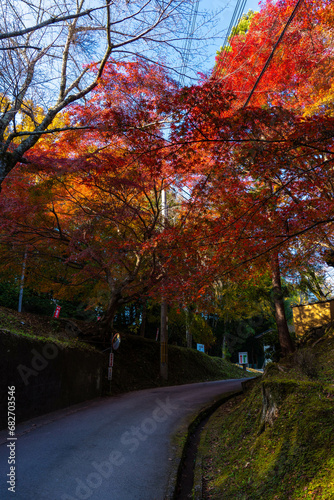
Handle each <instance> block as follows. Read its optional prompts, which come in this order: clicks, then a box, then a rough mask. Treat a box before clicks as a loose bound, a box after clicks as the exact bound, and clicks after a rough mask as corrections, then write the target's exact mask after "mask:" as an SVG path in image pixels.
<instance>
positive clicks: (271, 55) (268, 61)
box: [243, 0, 303, 108]
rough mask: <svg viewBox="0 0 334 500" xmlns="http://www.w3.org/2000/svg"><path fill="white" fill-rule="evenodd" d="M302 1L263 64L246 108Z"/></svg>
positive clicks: (300, 1)
mask: <svg viewBox="0 0 334 500" xmlns="http://www.w3.org/2000/svg"><path fill="white" fill-rule="evenodd" d="M302 1H303V0H298V1H297V3H296V5H295V7H294V9H293V11H292V12H291V14H290V17H289V19H288V20H287V22H286V24H285V26H284V28H283V30H282V32H281V34H280V36H279V37H278V40H277V42H276V43H275V45H274V47H273V49H272V51H271V53H270V55H269V57H268V59H267V61H266V63H265V65H264V66H263V68H262V71H261V73H260V74H259V76H258V77H257V79H256V82H255V83H254V86H253V88H252V90H251V91H250V94H249V96H248V97H247V100H246V102H245V104H244V105H243V108H245V107H246V106H247V105H248V104H249V101H250V100H251V98H252V95H253V94H254V92H255V89H256V87H257V86H258V84H259V83H260V81H261V79H262V77H263V75H264V73H265V72H266V70H267V68H268V66H269V64H270V61H271V60H272V58H273V56H274V54H275V52H276V49H277V47H278V45H279V44H280V42H281V41H282V38H283V36H284V35H285V33H286V31H287V29H288V27H289V26H290V24H291V22H292V21H293V19H294V17H295V15H296V13H297V10H298V7H299V6H300V4H301V3H302Z"/></svg>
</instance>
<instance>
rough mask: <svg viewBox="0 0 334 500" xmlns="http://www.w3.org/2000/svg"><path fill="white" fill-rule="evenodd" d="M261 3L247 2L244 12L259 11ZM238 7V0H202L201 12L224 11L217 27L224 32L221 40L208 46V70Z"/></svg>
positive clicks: (248, 0)
mask: <svg viewBox="0 0 334 500" xmlns="http://www.w3.org/2000/svg"><path fill="white" fill-rule="evenodd" d="M259 1H260V0H247V2H246V5H245V9H244V12H248V11H249V10H250V9H251V10H254V11H259V10H260V8H259ZM236 5H237V0H229V1H228V0H200V5H199V10H211V11H216V10H223V11H222V12H221V14H220V15H219V22H218V25H217V29H219V30H224V33H222V38H221V40H217V43H216V42H215V43H213V44H212V45H211V46H208V61H207V63H206V64H207V68H206V69H207V70H209V69H210V68H212V67H213V65H214V62H215V55H216V51H217V50H218V49H219V47H220V46H221V45H222V44H223V41H224V35H225V33H226V30H227V28H228V27H229V24H230V21H231V19H232V16H233V11H234V9H235V7H236Z"/></svg>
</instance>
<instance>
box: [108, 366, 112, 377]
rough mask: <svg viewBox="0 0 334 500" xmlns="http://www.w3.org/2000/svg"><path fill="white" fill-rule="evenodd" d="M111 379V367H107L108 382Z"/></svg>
mask: <svg viewBox="0 0 334 500" xmlns="http://www.w3.org/2000/svg"><path fill="white" fill-rule="evenodd" d="M111 379H112V367H111V366H109V368H108V380H111Z"/></svg>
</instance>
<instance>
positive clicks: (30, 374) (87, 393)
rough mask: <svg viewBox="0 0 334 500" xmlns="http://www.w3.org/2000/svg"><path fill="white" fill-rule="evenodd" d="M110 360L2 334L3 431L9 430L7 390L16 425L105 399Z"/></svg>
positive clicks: (0, 393)
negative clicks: (12, 388) (11, 388)
mask: <svg viewBox="0 0 334 500" xmlns="http://www.w3.org/2000/svg"><path fill="white" fill-rule="evenodd" d="M107 365H108V362H107V356H106V355H104V354H102V353H99V352H95V351H92V350H88V349H87V350H86V349H83V348H82V349H79V348H78V347H76V348H71V347H65V346H61V345H60V344H56V343H51V342H50V341H43V340H37V339H36V340H35V339H30V338H27V337H23V336H20V335H15V334H12V333H10V332H5V331H0V380H1V385H0V405H1V406H0V408H1V415H0V417H1V421H0V428H1V429H3V428H5V427H7V394H8V387H9V386H15V396H16V401H15V403H16V409H15V413H16V422H17V423H18V422H22V421H24V420H28V419H29V418H32V417H35V416H38V415H43V414H45V413H48V412H51V411H54V410H57V409H60V408H64V407H66V406H70V405H72V404H76V403H80V402H82V401H85V400H88V399H93V398H95V397H99V396H101V395H102V389H103V383H104V378H103V376H105V375H106V367H107Z"/></svg>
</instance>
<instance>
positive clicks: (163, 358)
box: [160, 189, 168, 380]
mask: <svg viewBox="0 0 334 500" xmlns="http://www.w3.org/2000/svg"><path fill="white" fill-rule="evenodd" d="M161 214H162V226H163V228H164V227H165V222H166V220H167V199H166V191H165V189H162V191H161ZM160 376H161V377H162V378H163V379H164V380H168V317H167V302H166V299H165V297H164V295H163V293H162V297H161V319H160Z"/></svg>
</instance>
